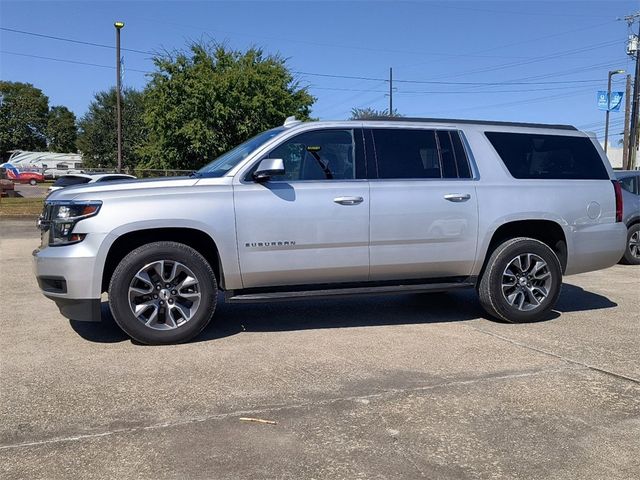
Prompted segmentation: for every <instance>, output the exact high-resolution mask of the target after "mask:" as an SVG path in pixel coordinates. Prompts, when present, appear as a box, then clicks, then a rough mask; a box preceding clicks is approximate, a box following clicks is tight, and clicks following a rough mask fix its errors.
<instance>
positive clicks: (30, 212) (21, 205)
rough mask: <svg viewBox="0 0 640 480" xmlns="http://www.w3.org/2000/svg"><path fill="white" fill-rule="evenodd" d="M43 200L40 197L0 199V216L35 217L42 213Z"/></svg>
mask: <svg viewBox="0 0 640 480" xmlns="http://www.w3.org/2000/svg"><path fill="white" fill-rule="evenodd" d="M43 203H44V200H43V199H42V198H11V197H4V198H1V199H0V217H21V216H30V217H37V216H38V215H40V214H41V213H42V206H43Z"/></svg>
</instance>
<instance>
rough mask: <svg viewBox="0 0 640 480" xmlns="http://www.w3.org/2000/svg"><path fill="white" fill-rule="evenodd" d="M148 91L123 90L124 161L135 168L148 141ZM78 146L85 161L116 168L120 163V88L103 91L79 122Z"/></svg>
mask: <svg viewBox="0 0 640 480" xmlns="http://www.w3.org/2000/svg"><path fill="white" fill-rule="evenodd" d="M143 111H144V94H143V93H142V92H139V91H137V90H133V89H124V91H123V92H122V163H123V166H127V167H135V166H137V165H138V163H139V162H140V155H139V153H138V152H139V150H140V148H141V146H142V144H143V142H144V141H145V137H146V129H145V126H144V119H143ZM78 127H79V133H78V141H77V144H78V149H79V150H80V151H81V152H82V154H83V160H84V164H85V165H86V166H87V167H89V168H91V167H101V168H114V167H116V166H117V165H118V144H117V138H118V137H117V131H116V89H115V88H112V89H110V90H108V91H105V92H99V93H97V94H96V95H95V98H94V100H93V101H92V102H91V104H90V105H89V110H88V111H87V113H86V114H85V115H84V116H83V117H82V118H81V119H80V121H79V122H78Z"/></svg>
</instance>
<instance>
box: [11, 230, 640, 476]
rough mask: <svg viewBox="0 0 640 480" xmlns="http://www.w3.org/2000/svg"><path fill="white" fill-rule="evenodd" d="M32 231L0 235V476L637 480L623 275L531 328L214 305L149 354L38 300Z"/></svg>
mask: <svg viewBox="0 0 640 480" xmlns="http://www.w3.org/2000/svg"><path fill="white" fill-rule="evenodd" d="M33 225H34V224H33V222H32V221H25V220H0V254H1V261H0V262H1V263H0V478H2V479H4V480H9V479H25V478H29V479H40V478H41V479H56V478H82V479H94V478H95V479H104V478H118V479H125V478H143V479H147V478H148V479H271V478H278V479H311V478H314V479H400V478H402V479H414V478H415V479H420V478H429V479H465V478H509V479H511V478H536V479H542V478H553V479H581V480H584V479H604V478H606V479H632V478H638V477H639V476H640V440H639V439H640V348H639V346H640V345H639V343H640V342H639V340H640V324H639V323H640V295H639V293H640V268H638V267H632V266H623V265H617V266H615V267H612V268H610V269H608V270H605V271H600V272H592V273H588V274H582V275H576V276H571V277H567V278H566V279H565V285H564V287H563V290H562V294H561V297H560V300H559V302H558V306H557V312H556V313H555V314H554V315H553V316H552V318H550V319H549V320H547V321H543V322H539V323H534V324H526V325H510V324H505V323H500V322H497V321H494V320H490V319H488V318H487V317H486V316H485V315H484V313H483V312H482V310H481V309H480V307H479V304H478V302H477V299H476V296H475V294H474V292H473V291H457V292H455V293H448V294H430V295H426V294H422V295H393V296H386V297H370V298H364V297H357V298H343V299H333V300H316V301H313V302H309V301H302V302H292V303H273V304H264V305H261V304H255V305H224V304H223V305H221V306H220V307H219V310H218V312H217V313H216V317H215V323H214V324H212V325H210V326H209V327H208V328H207V329H206V330H205V331H204V332H203V333H202V334H201V335H200V336H199V337H198V338H197V339H196V340H195V341H193V342H191V343H189V344H186V345H175V346H166V347H148V346H142V345H138V344H136V343H133V342H132V341H130V340H129V339H128V338H127V337H126V336H125V335H124V334H123V333H122V332H121V331H120V330H118V328H117V327H116V325H115V324H114V323H113V320H112V319H111V318H110V317H109V315H108V310H107V309H106V308H105V309H104V316H105V318H104V320H103V322H102V323H95V324H91V323H81V322H73V321H69V320H66V319H65V318H63V317H62V316H61V315H60V314H59V313H58V311H57V309H56V307H55V305H54V304H53V303H52V302H50V301H48V300H47V299H45V298H44V297H43V296H42V295H41V294H40V293H39V291H38V288H37V285H36V282H35V279H34V277H33V274H32V271H31V265H30V262H31V258H30V257H31V251H32V250H33V249H34V248H35V247H36V246H37V244H38V232H37V230H36V229H35V228H34V226H33ZM105 307H106V306H105ZM241 418H254V419H258V420H267V421H270V422H275V423H264V422H257V421H245V420H241Z"/></svg>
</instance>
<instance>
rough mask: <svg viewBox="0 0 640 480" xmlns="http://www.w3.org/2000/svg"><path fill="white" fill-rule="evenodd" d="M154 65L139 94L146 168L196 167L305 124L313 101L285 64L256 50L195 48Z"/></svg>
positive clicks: (164, 58)
mask: <svg viewBox="0 0 640 480" xmlns="http://www.w3.org/2000/svg"><path fill="white" fill-rule="evenodd" d="M154 62H155V66H156V72H154V73H153V74H152V76H151V81H150V82H149V85H148V86H147V89H146V91H145V106H146V108H145V121H146V124H147V126H148V128H149V139H148V142H147V144H146V145H145V147H144V149H143V154H144V158H145V166H147V167H150V168H179V169H196V168H199V167H201V166H202V165H204V164H205V163H207V162H209V161H210V160H212V159H214V158H215V157H217V156H218V155H220V154H222V153H224V152H225V151H227V150H229V149H231V148H232V147H234V146H236V145H238V144H239V143H241V142H243V141H244V140H246V139H247V138H249V137H251V136H253V135H256V134H257V133H259V132H261V131H263V130H266V129H269V128H272V127H274V126H277V125H281V124H282V122H283V121H284V119H285V118H286V117H287V116H290V115H295V116H296V117H298V118H299V119H302V120H306V119H308V118H309V113H310V108H311V105H312V104H313V102H314V101H315V99H314V98H313V97H312V96H311V95H310V94H309V93H308V92H307V90H306V88H301V87H300V86H299V84H298V82H296V81H295V79H294V78H293V75H292V73H291V72H290V71H289V69H288V68H287V66H286V64H285V63H286V62H285V60H284V59H282V58H280V57H277V56H270V55H269V56H265V55H263V52H262V51H261V50H260V49H257V48H251V49H249V50H247V51H246V52H239V51H234V50H229V49H227V48H225V47H223V46H221V45H217V44H214V45H208V44H198V43H196V44H192V45H191V46H190V48H189V50H188V51H186V52H179V53H177V54H175V55H169V54H167V55H163V56H158V57H156V58H155V59H154Z"/></svg>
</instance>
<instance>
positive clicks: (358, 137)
mask: <svg viewBox="0 0 640 480" xmlns="http://www.w3.org/2000/svg"><path fill="white" fill-rule="evenodd" d="M363 145H364V144H363V132H362V130H361V129H350V128H344V129H342V128H335V129H319V130H312V131H306V132H303V133H299V134H298V135H296V136H294V137H292V138H290V139H287V140H284V141H283V142H282V143H281V144H280V145H278V146H276V147H275V148H274V149H273V150H272V151H271V152H269V153H268V154H266V155H265V156H264V157H263V158H281V159H283V160H284V164H285V169H286V173H285V175H283V176H279V177H273V178H272V179H271V180H269V181H268V182H266V183H256V182H255V181H253V180H252V179H251V176H250V174H249V175H245V177H244V178H243V179H241V181H239V182H235V183H234V202H235V209H236V229H237V238H238V257H239V262H240V270H241V275H242V283H243V286H244V288H253V287H262V286H277V285H303V284H319V283H336V282H359V281H366V280H368V278H369V182H368V181H367V180H366V175H365V173H364V164H365V162H364V146H363ZM258 163H259V161H257V162H256V163H255V165H254V169H255V167H257V165H258Z"/></svg>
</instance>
